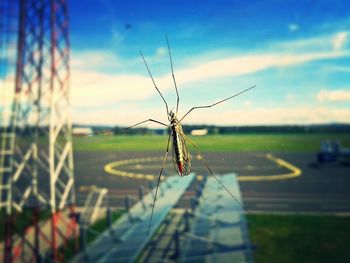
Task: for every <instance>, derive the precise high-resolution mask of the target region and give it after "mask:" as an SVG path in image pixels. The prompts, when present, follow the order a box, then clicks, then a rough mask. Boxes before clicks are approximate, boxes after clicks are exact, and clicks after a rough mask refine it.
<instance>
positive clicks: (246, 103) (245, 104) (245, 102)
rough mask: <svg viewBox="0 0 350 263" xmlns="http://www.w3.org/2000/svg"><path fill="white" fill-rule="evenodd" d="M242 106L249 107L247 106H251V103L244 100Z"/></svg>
mask: <svg viewBox="0 0 350 263" xmlns="http://www.w3.org/2000/svg"><path fill="white" fill-rule="evenodd" d="M243 105H244V106H245V107H249V106H251V105H252V102H251V101H250V100H246V101H244V102H243Z"/></svg>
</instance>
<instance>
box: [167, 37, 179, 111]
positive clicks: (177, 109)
mask: <svg viewBox="0 0 350 263" xmlns="http://www.w3.org/2000/svg"><path fill="white" fill-rule="evenodd" d="M165 36H166V42H167V44H168V51H169V58H170V67H171V75H172V76H173V81H174V86H175V90H176V96H177V101H176V115H177V113H178V111H179V101H180V97H179V91H178V89H177V85H176V80H175V75H174V67H173V59H172V57H171V52H170V45H169V39H168V35H165Z"/></svg>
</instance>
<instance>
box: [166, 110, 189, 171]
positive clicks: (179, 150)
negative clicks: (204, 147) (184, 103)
mask: <svg viewBox="0 0 350 263" xmlns="http://www.w3.org/2000/svg"><path fill="white" fill-rule="evenodd" d="M169 117H170V132H171V137H172V143H173V144H172V146H173V147H172V154H173V163H174V167H175V170H176V171H177V173H178V174H179V175H180V176H185V175H188V174H189V173H190V172H191V159H190V155H189V153H188V150H187V145H186V140H185V139H184V136H183V134H184V133H183V130H182V126H181V123H179V121H178V119H177V118H176V115H175V113H174V112H172V111H171V112H170V116H169Z"/></svg>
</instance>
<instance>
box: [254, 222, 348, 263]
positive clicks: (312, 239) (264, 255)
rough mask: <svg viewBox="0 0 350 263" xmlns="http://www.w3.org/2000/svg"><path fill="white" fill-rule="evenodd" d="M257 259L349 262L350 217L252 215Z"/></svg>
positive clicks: (266, 260) (265, 260)
mask: <svg viewBox="0 0 350 263" xmlns="http://www.w3.org/2000/svg"><path fill="white" fill-rule="evenodd" d="M247 220H248V225H249V229H250V237H251V242H252V243H253V244H254V245H256V246H257V248H256V250H255V251H254V260H255V261H256V262H258V263H261V262H286V263H287V262H349V261H348V260H349V258H350V249H349V244H350V235H349V233H350V217H336V216H304V215H286V216H282V215H248V216H247Z"/></svg>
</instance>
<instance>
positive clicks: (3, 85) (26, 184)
mask: <svg viewBox="0 0 350 263" xmlns="http://www.w3.org/2000/svg"><path fill="white" fill-rule="evenodd" d="M0 23H1V24H0V30H1V39H0V45H1V55H0V63H1V65H2V67H1V68H2V70H1V72H0V94H1V96H2V101H1V103H2V104H1V108H0V109H1V111H2V112H1V115H2V116H1V119H0V120H1V122H0V125H1V126H0V129H1V137H0V139H1V149H0V151H1V158H0V180H1V181H0V183H1V185H0V209H1V210H2V214H1V216H2V217H4V218H5V221H6V222H5V224H4V225H5V231H4V233H5V237H4V242H3V247H4V248H3V249H4V251H5V252H4V255H3V258H4V262H17V261H19V262H22V261H23V262H29V261H30V262H33V261H34V262H35V261H39V260H40V259H39V258H40V257H42V256H43V253H44V252H45V253H46V254H47V251H50V253H49V255H50V257H51V258H52V259H53V260H54V261H55V262H57V261H60V260H61V259H62V258H61V256H60V254H59V249H58V248H59V246H61V245H63V244H64V243H66V241H67V239H68V238H69V237H71V236H72V235H73V234H76V230H75V229H76V222H75V217H69V216H67V213H68V212H67V210H68V209H73V208H74V204H75V194H74V175H73V155H72V140H71V120H70V114H69V113H70V112H69V77H70V69H69V35H68V11H67V2H66V1H65V0H18V1H14V0H0ZM28 211H30V212H31V215H32V216H31V219H30V220H28V226H27V227H25V230H24V231H23V229H22V231H19V230H18V229H16V218H17V219H18V215H20V216H23V214H26V212H28ZM47 211H49V212H50V214H51V216H50V217H49V220H46V224H49V226H46V225H45V226H44V225H43V222H41V224H40V227H39V219H40V218H42V217H43V216H42V215H41V214H42V213H44V212H47ZM22 220H23V219H22ZM63 221H64V222H63ZM62 225H65V226H62ZM0 261H1V259H0Z"/></svg>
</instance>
